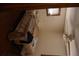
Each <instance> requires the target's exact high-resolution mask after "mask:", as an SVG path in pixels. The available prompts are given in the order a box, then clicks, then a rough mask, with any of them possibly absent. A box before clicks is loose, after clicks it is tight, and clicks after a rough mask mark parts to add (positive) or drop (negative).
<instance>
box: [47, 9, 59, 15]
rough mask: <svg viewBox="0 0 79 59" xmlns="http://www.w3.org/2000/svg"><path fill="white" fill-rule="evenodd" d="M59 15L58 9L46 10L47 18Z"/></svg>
mask: <svg viewBox="0 0 79 59" xmlns="http://www.w3.org/2000/svg"><path fill="white" fill-rule="evenodd" d="M58 15H60V8H48V9H47V16H58Z"/></svg>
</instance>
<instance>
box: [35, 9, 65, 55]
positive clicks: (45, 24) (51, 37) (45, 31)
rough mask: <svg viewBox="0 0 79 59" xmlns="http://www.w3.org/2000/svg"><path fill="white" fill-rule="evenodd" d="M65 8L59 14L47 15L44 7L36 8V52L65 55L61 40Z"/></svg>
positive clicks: (38, 53)
mask: <svg viewBox="0 0 79 59" xmlns="http://www.w3.org/2000/svg"><path fill="white" fill-rule="evenodd" d="M65 12H66V9H65V8H61V14H60V16H47V13H46V9H42V10H38V19H39V23H38V27H39V40H38V44H37V47H36V54H37V55H40V54H46V55H66V51H65V45H64V41H63V30H64V20H65Z"/></svg>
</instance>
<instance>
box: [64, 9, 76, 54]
mask: <svg viewBox="0 0 79 59" xmlns="http://www.w3.org/2000/svg"><path fill="white" fill-rule="evenodd" d="M74 20H75V8H67V10H66V17H65V28H64V40H65V45H66V52H67V55H77V50H76V45H75V39H74Z"/></svg>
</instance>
